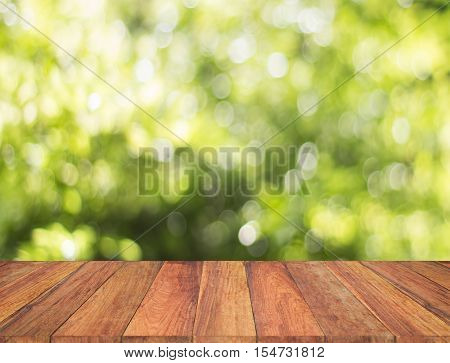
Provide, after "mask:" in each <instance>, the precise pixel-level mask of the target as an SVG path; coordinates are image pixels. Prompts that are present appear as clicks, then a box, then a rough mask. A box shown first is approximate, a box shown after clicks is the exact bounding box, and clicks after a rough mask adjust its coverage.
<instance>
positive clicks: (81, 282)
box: [0, 261, 122, 342]
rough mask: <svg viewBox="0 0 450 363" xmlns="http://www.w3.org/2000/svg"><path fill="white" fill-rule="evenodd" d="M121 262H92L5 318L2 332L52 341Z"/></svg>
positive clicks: (17, 338) (16, 338) (18, 337)
mask: <svg viewBox="0 0 450 363" xmlns="http://www.w3.org/2000/svg"><path fill="white" fill-rule="evenodd" d="M121 264H122V263H121V262H95V261H94V262H88V263H86V264H84V265H83V266H81V267H80V268H79V269H78V270H77V271H75V272H74V273H73V274H71V275H70V276H68V277H67V278H66V279H64V280H63V281H62V282H61V283H59V284H56V285H55V286H54V287H53V288H52V289H50V290H48V291H47V292H46V293H45V294H43V295H41V296H40V297H39V298H37V299H36V300H34V301H33V302H31V303H29V304H27V305H26V306H24V307H23V308H22V309H20V310H19V311H17V312H16V313H15V314H14V315H12V316H10V317H9V318H8V319H7V320H5V321H4V322H3V323H2V325H1V328H0V335H1V336H3V337H8V340H9V341H17V342H20V341H23V340H26V341H28V340H29V339H30V337H32V338H34V339H35V340H36V341H39V342H49V341H50V336H51V334H52V333H53V332H54V331H55V330H56V329H58V327H59V326H60V325H61V324H62V323H63V322H64V321H66V320H67V318H69V316H70V315H72V314H73V312H74V311H75V310H76V309H78V308H79V307H80V306H81V304H83V303H84V302H85V301H86V300H87V299H88V298H89V297H90V296H91V295H92V294H93V293H94V292H95V291H96V290H97V289H98V288H99V287H100V286H101V285H102V284H103V283H104V282H105V281H106V280H107V279H108V278H109V277H110V276H111V275H112V274H113V273H114V272H116V271H117V269H118V268H119V267H120V266H121Z"/></svg>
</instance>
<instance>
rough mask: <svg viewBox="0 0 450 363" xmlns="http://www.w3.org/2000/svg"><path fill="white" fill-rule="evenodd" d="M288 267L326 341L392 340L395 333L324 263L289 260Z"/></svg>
mask: <svg viewBox="0 0 450 363" xmlns="http://www.w3.org/2000/svg"><path fill="white" fill-rule="evenodd" d="M286 266H287V268H288V270H289V271H290V273H291V275H292V277H293V278H294V280H295V282H296V283H297V286H298V287H299V289H300V291H301V292H302V295H303V297H304V298H305V300H306V302H307V303H308V306H309V307H310V308H311V310H312V312H313V314H314V316H315V318H316V319H317V321H318V322H319V324H320V326H321V328H322V330H323V332H324V334H325V336H326V341H327V342H393V341H394V336H393V335H392V333H391V332H390V331H389V330H388V329H387V328H386V327H385V326H384V325H383V324H382V323H381V322H380V321H379V320H378V319H377V318H376V317H375V316H374V315H373V314H372V313H371V312H370V311H369V310H368V309H367V308H366V307H365V306H364V305H363V304H362V303H361V302H360V301H359V300H358V299H357V298H356V297H355V296H354V295H353V294H352V293H351V292H350V291H348V290H347V289H346V288H345V286H344V285H343V284H342V283H341V282H340V281H339V280H338V279H337V278H336V277H335V276H334V275H333V274H332V273H331V271H329V270H328V269H327V267H326V266H325V264H324V263H322V262H289V263H286Z"/></svg>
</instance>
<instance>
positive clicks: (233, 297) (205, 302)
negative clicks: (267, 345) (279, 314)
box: [194, 261, 256, 343]
mask: <svg viewBox="0 0 450 363" xmlns="http://www.w3.org/2000/svg"><path fill="white" fill-rule="evenodd" d="M194 341H195V342H223V343H230V342H256V330H255V323H254V321H253V312H252V305H251V302H250V293H249V290H248V286H247V277H246V273H245V267H244V264H243V262H214V261H210V262H204V263H203V272H202V279H201V285H200V293H199V300H198V305H197V314H196V319H195V324H194Z"/></svg>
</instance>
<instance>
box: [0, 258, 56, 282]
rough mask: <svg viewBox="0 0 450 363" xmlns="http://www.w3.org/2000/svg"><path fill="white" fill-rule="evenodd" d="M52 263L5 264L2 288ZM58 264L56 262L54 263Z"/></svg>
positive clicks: (1, 268) (0, 269)
mask: <svg viewBox="0 0 450 363" xmlns="http://www.w3.org/2000/svg"><path fill="white" fill-rule="evenodd" d="M49 263H51V262H48V263H47V262H24V261H9V262H3V264H2V265H1V266H0V288H1V287H3V286H5V285H7V284H9V283H10V282H11V281H14V280H16V279H18V278H20V277H22V276H24V275H26V274H28V273H31V272H32V271H35V270H37V269H38V268H40V267H42V266H44V265H46V264H47V265H48V264H49ZM53 263H56V262H53Z"/></svg>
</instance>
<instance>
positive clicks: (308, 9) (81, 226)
mask: <svg viewBox="0 0 450 363" xmlns="http://www.w3.org/2000/svg"><path fill="white" fill-rule="evenodd" d="M444 3H445V1H413V0H398V1H391V0H389V1H377V0H354V1H350V0H321V1H312V0H311V1H309V0H301V1H300V0H284V1H280V0H276V1H275V0H268V1H237V0H228V1H219V0H179V1H178V0H171V1H167V0H155V1H138V0H132V1H123V0H119V1H106V0H95V1H94V0H82V1H75V0H45V1H36V0H23V1H17V2H8V3H5V4H7V5H8V6H10V7H12V8H13V9H15V10H16V11H17V12H18V13H19V14H21V15H22V16H23V17H24V18H25V19H27V20H28V21H29V22H30V23H32V24H33V25H34V26H35V27H36V28H37V29H39V30H40V31H41V32H43V33H44V34H46V35H47V36H48V37H49V38H51V39H52V40H53V41H54V42H56V43H57V44H59V45H60V46H61V47H63V48H64V49H65V50H66V51H67V52H69V53H70V54H72V55H74V56H75V57H76V58H77V59H79V60H80V61H81V62H83V63H84V64H86V65H87V66H88V67H89V68H90V69H92V70H93V71H95V72H96V73H97V74H98V75H100V76H101V77H102V78H103V79H105V80H107V82H109V83H110V84H111V85H113V86H114V87H115V88H117V89H118V90H120V92H123V94H124V95H126V96H127V97H129V98H130V99H132V100H134V101H135V102H136V103H137V104H139V106H141V107H142V108H143V109H145V110H147V111H148V112H149V113H151V114H152V115H154V116H155V117H156V118H157V119H158V120H160V121H161V122H162V123H163V124H164V125H165V126H166V127H167V128H169V129H170V130H172V131H173V132H174V133H175V134H177V135H180V136H181V137H182V138H183V139H184V140H187V141H188V142H189V144H190V145H192V147H193V148H194V149H198V148H200V147H202V146H212V147H218V146H220V145H238V146H241V147H242V146H246V145H252V144H255V143H256V144H258V142H259V143H260V142H263V141H264V140H266V139H267V138H269V137H270V136H271V135H273V134H275V133H276V132H277V130H279V129H281V128H282V127H283V126H284V125H286V124H287V123H288V122H289V121H291V120H293V119H295V118H296V117H297V115H298V114H299V113H301V112H303V111H305V110H306V109H308V107H309V106H311V105H313V104H314V103H315V102H316V101H318V100H320V98H321V97H322V96H323V95H326V94H327V93H328V92H330V91H331V90H333V89H334V88H335V87H336V86H338V85H339V84H340V83H341V82H342V81H343V80H345V79H346V78H347V77H349V76H351V75H352V74H353V73H354V72H355V71H357V70H358V69H360V68H361V67H363V66H364V65H365V64H367V63H368V62H370V61H371V60H372V59H373V58H375V57H376V56H377V55H378V54H379V53H380V52H382V51H383V50H384V49H386V48H387V47H388V46H389V45H390V44H393V43H394V42H395V41H396V40H397V39H399V38H400V37H402V36H403V35H404V34H406V33H407V32H409V31H410V30H411V29H413V28H414V27H415V26H417V25H418V24H419V23H420V22H422V21H423V20H424V19H426V18H427V17H428V16H430V15H431V14H432V12H434V11H435V10H436V9H438V8H439V7H440V6H442V5H443V4H444ZM449 24H450V16H449V10H448V7H447V8H444V9H441V10H440V11H439V12H438V13H437V14H436V15H435V16H433V17H432V18H431V19H430V20H429V21H428V22H426V23H425V24H424V25H423V26H421V27H420V28H419V29H417V30H416V31H414V32H413V33H411V35H409V36H408V37H407V38H405V39H404V40H402V41H401V42H400V43H399V44H397V45H396V46H395V47H393V48H392V49H391V50H390V51H389V52H388V53H386V54H385V55H383V56H382V57H380V58H379V59H377V60H376V61H375V62H374V63H373V64H372V65H370V66H369V67H367V68H366V69H364V71H362V72H361V73H360V74H358V75H357V76H356V77H355V78H354V79H352V80H351V81H349V82H348V83H347V84H345V85H344V86H342V87H341V88H340V89H339V90H337V91H336V92H334V93H332V94H330V96H329V97H327V99H325V100H324V101H323V102H322V103H320V104H319V105H318V107H315V108H313V109H311V110H310V111H309V112H308V113H307V114H306V115H305V116H304V117H302V118H300V119H299V120H297V121H296V122H295V123H294V124H293V125H292V126H290V127H289V128H288V129H286V130H285V131H284V132H282V133H280V134H279V135H278V136H277V137H276V138H274V139H273V140H271V141H270V143H271V144H278V145H295V146H298V147H300V146H301V145H303V144H305V143H307V142H308V143H312V144H313V145H315V147H316V148H317V150H318V154H317V165H316V166H315V170H314V175H311V178H310V179H309V180H308V188H309V190H310V193H309V194H308V195H301V194H298V195H286V194H280V195H277V196H271V195H265V194H262V195H261V196H259V198H261V199H259V198H256V197H255V198H248V197H245V198H244V197H241V196H240V195H235V196H233V197H228V198H225V197H223V196H220V195H219V196H217V197H214V198H201V197H195V198H194V199H193V200H192V201H190V202H189V203H187V204H186V205H185V206H182V207H181V208H180V209H179V210H177V211H176V212H175V213H173V214H171V215H170V216H169V218H166V219H164V217H165V216H166V215H167V214H168V213H169V212H170V211H172V210H173V209H174V208H175V207H176V206H177V205H179V204H180V203H182V201H183V200H184V197H183V196H165V195H156V196H147V197H143V196H138V195H137V184H138V181H137V163H138V158H139V148H141V147H148V146H154V145H160V144H161V143H165V144H169V145H171V146H172V147H173V148H174V149H176V148H178V147H183V146H185V145H183V142H182V141H180V140H179V139H177V138H176V137H174V136H173V135H172V134H171V133H170V132H168V131H167V130H165V129H164V128H163V127H161V126H160V125H158V123H156V122H155V121H154V120H152V119H151V118H150V117H148V115H146V114H145V113H143V112H142V110H139V109H138V108H137V107H135V106H134V105H133V104H131V103H130V102H129V101H127V100H126V99H124V97H122V96H121V95H120V94H118V93H117V92H116V91H115V90H114V89H112V88H111V87H110V86H108V85H107V84H105V83H104V82H102V81H101V80H99V79H98V78H97V77H96V76H95V75H93V74H92V73H91V72H89V71H88V70H86V69H85V68H84V67H83V66H81V65H80V64H79V63H77V62H76V61H74V60H73V59H72V58H71V57H69V56H68V55H67V54H66V53H65V52H63V51H62V50H61V49H58V47H56V46H55V45H54V44H52V43H51V42H50V41H49V40H48V39H46V38H45V37H44V36H42V34H40V33H39V32H38V31H36V29H33V28H32V27H30V26H29V25H27V24H25V23H24V22H23V21H21V20H20V19H19V18H17V17H16V16H15V15H14V14H12V13H11V12H10V11H9V10H8V9H6V8H5V7H4V6H3V5H1V4H0V75H1V76H0V208H1V213H0V258H2V259H22V260H60V259H108V258H119V259H127V260H134V259H181V260H189V259H255V258H256V259H282V260H284V259H286V260H288V259H300V260H305V259H335V258H342V259H396V260H403V259H422V260H429V259H449V257H450V243H449V237H448V236H449V235H450V219H449V211H450V118H449V117H450V116H449V101H450V92H449V84H450V82H449V81H450V66H449V65H450V62H449V55H450V32H449ZM261 200H262V201H263V202H262V201H261ZM265 203H267V204H268V205H271V206H272V207H273V208H275V209H276V210H277V211H278V212H279V213H281V214H282V215H284V216H285V218H287V219H288V220H290V221H292V223H288V222H287V221H286V220H285V219H283V218H282V217H280V215H278V214H277V213H275V212H274V211H273V210H272V209H270V208H268V207H267V205H266V204H265ZM294 225H297V226H299V227H300V228H301V229H302V230H303V232H302V231H300V230H299V229H298V228H296V227H294ZM151 226H154V228H153V229H152V230H151V231H150V232H149V233H146V234H144V235H142V234H143V233H144V232H145V231H146V230H147V229H148V228H149V227H151ZM243 226H244V227H245V228H246V229H247V231H249V230H250V232H252V233H254V234H255V236H254V237H255V238H253V240H252V241H251V244H248V245H246V243H242V239H241V240H240V239H239V238H238V237H239V231H240V230H241V232H242V228H243ZM304 232H306V233H304ZM141 235H142V236H141ZM140 236H141V237H140Z"/></svg>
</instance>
